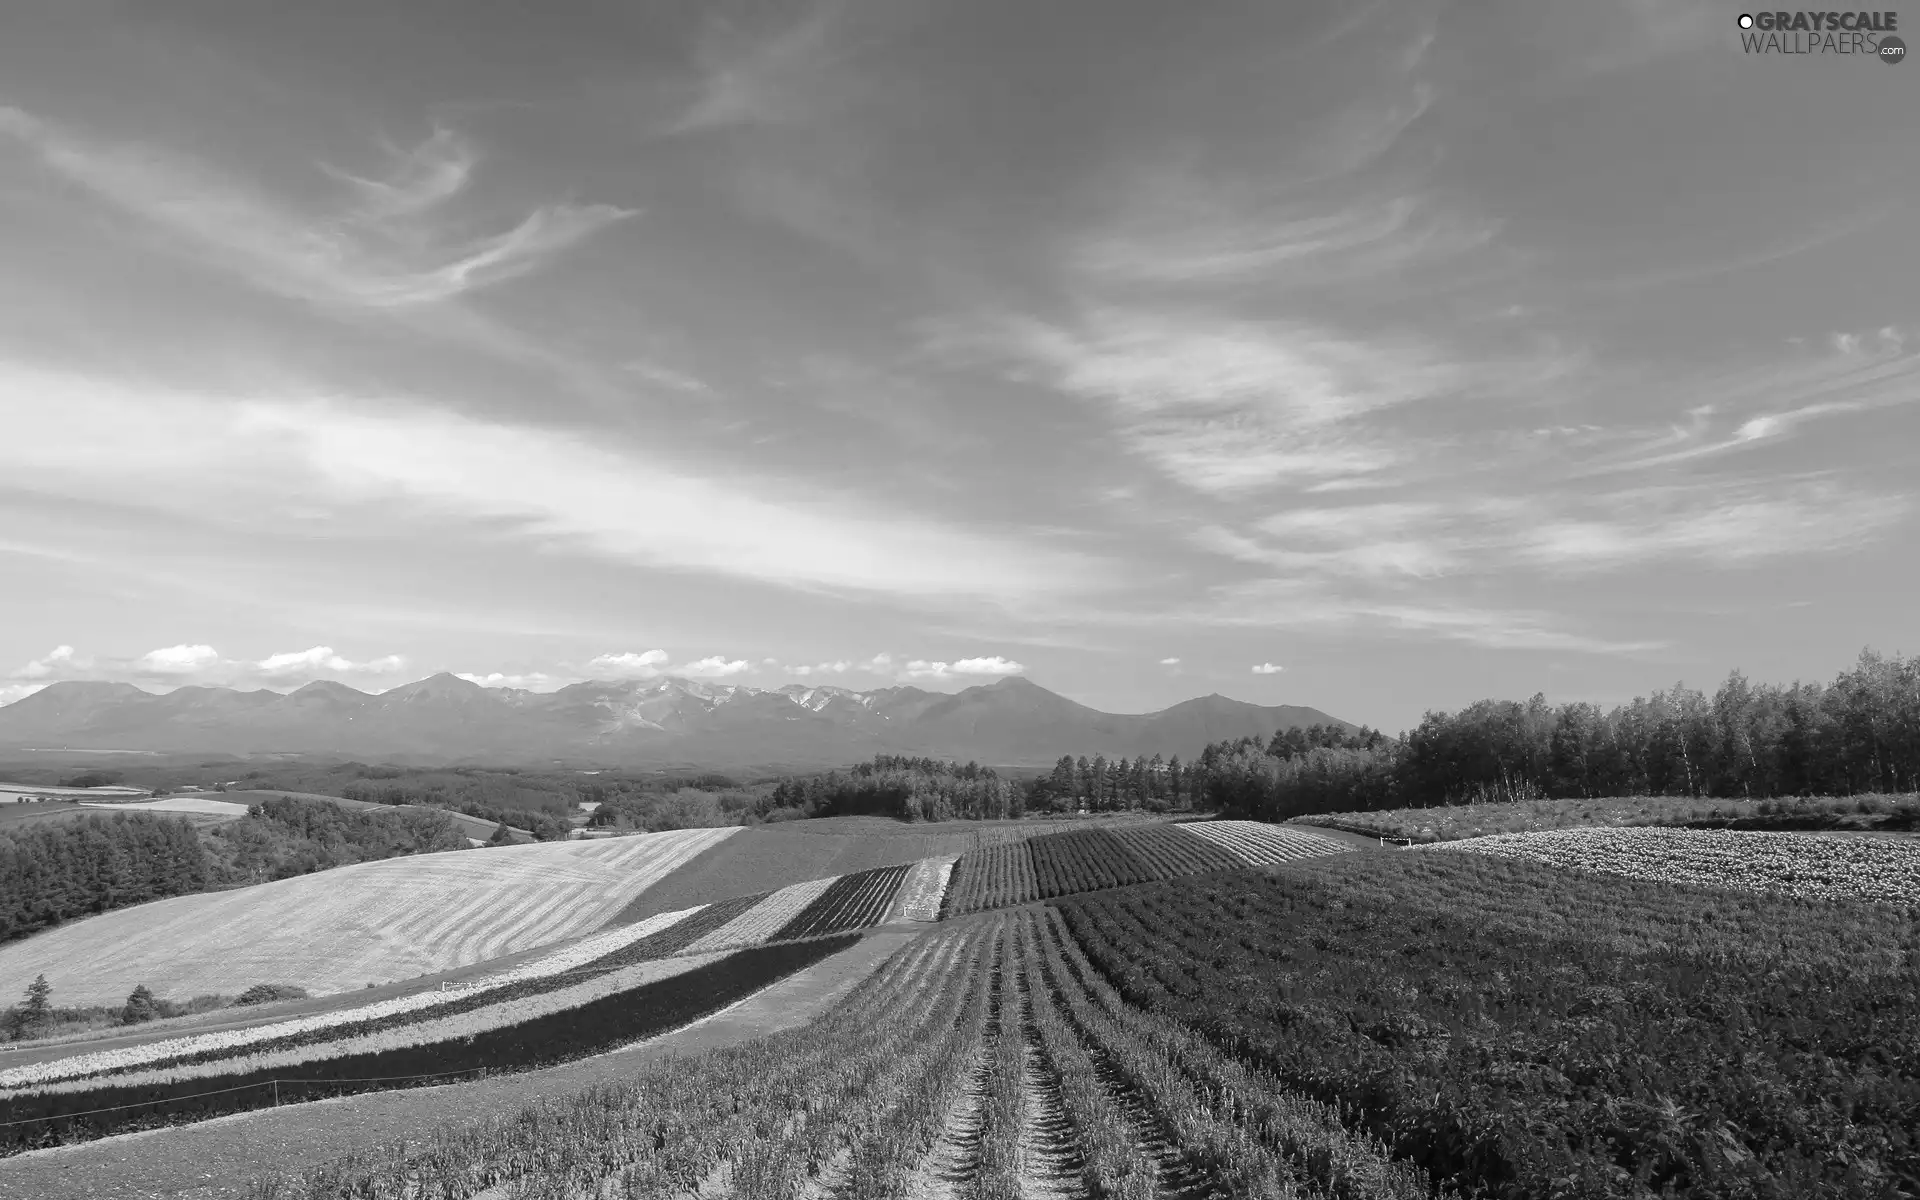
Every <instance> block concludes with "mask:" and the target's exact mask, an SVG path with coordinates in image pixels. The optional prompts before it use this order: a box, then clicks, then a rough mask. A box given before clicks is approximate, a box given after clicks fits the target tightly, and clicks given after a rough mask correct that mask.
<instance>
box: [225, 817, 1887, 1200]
mask: <svg viewBox="0 0 1920 1200" xmlns="http://www.w3.org/2000/svg"><path fill="white" fill-rule="evenodd" d="M1885 915H1886V910H1884V909H1882V908H1879V907H1877V906H1872V905H1868V906H1865V907H1861V906H1859V905H1857V904H1855V903H1853V902H1842V901H1816V900H1805V899H1796V898H1789V897H1770V896H1757V895H1746V896H1739V895H1736V894H1733V893H1729V892H1726V891H1724V890H1716V889H1698V888H1689V887H1684V886H1679V885H1674V884H1662V883H1655V882H1649V881H1641V880H1632V879H1624V878H1617V877H1610V876H1605V875H1599V874H1593V873H1586V872H1572V873H1570V872H1567V871H1564V870H1562V869H1558V868H1555V867H1551V866H1548V865H1546V864H1542V863H1536V862H1531V861H1522V860H1513V859H1504V858H1498V857H1493V856H1486V855H1475V854H1469V853H1458V854H1334V855H1322V856H1315V857H1313V858H1310V859H1302V860H1295V861H1293V862H1289V863H1287V864H1284V865H1282V866H1280V867H1278V868H1266V869H1258V870H1256V869H1240V870H1226V871H1217V872H1211V873H1206V874H1204V875H1197V876H1192V877H1187V878H1181V879H1171V880H1164V881H1160V882H1154V883H1145V884H1137V885H1132V886H1125V887H1117V888H1107V889H1102V890H1098V891H1090V892H1085V893H1080V894H1076V895H1071V896H1064V897H1060V898H1057V899H1054V900H1051V901H1047V902H1045V903H1043V904H1040V905H1028V906H1025V907H1022V908H1019V909H1015V910H1011V911H1001V912H993V913H984V914H979V915H975V916H970V917H965V918H960V919H956V920H952V921H949V922H947V923H945V924H944V925H942V926H936V927H935V932H933V933H931V934H929V935H926V936H922V937H920V938H917V939H914V940H913V941H911V942H909V943H907V944H906V945H905V946H904V947H903V948H902V949H900V950H898V951H896V952H895V953H894V954H893V956H892V957H891V958H889V959H888V960H887V961H886V962H885V963H884V964H882V966H881V967H880V969H879V970H878V971H876V972H875V973H874V974H873V975H872V976H870V977H869V978H867V979H865V980H864V981H862V982H860V983H859V984H857V985H856V986H854V988H853V989H852V990H851V991H850V992H849V993H848V994H847V995H846V996H845V998H844V999H842V1000H841V1001H840V1002H839V1003H837V1004H836V1005H835V1006H834V1007H832V1008H831V1009H830V1010H828V1011H827V1012H825V1013H824V1014H822V1015H821V1016H820V1017H819V1018H818V1019H817V1020H815V1021H813V1022H812V1023H811V1024H808V1025H806V1026H804V1027H802V1028H797V1029H791V1030H787V1031H784V1032H780V1033H777V1034H775V1035H773V1036H771V1037H767V1038H763V1039H761V1040H758V1041H754V1042H750V1043H747V1044H744V1045H739V1046H733V1047H728V1048H723V1049H720V1050H718V1051H715V1052H712V1053H709V1054H704V1055H697V1056H692V1057H687V1058H682V1059H677V1060H674V1061H672V1062H667V1063H659V1064H656V1065H653V1066H651V1067H649V1068H647V1069H643V1070H638V1071H635V1072H633V1073H632V1074H630V1075H628V1076H625V1077H623V1078H620V1079H618V1080H611V1081H608V1082H607V1083H605V1084H603V1085H601V1086H598V1087H595V1088H594V1089H592V1090H589V1091H582V1092H576V1093H574V1094H572V1095H563V1096H550V1098H548V1099H545V1100H543V1101H541V1102H540V1103H538V1104H536V1105H531V1106H529V1107H527V1108H525V1109H522V1110H520V1111H518V1112H495V1113H492V1114H490V1115H489V1116H487V1117H486V1118H485V1119H483V1120H479V1121H476V1122H473V1123H470V1124H466V1125H458V1126H447V1127H443V1128H442V1129H440V1130H437V1131H434V1132H432V1133H430V1134H428V1135H427V1136H425V1137H424V1138H423V1137H421V1136H420V1134H419V1132H418V1131H414V1130H409V1131H408V1132H409V1135H410V1136H409V1138H408V1140H407V1141H406V1142H405V1143H404V1144H403V1143H401V1142H399V1141H393V1142H389V1143H388V1144H386V1145H383V1146H379V1147H367V1146H365V1145H360V1146H357V1147H356V1148H355V1151H354V1153H353V1154H352V1155H351V1156H350V1157H343V1158H339V1159H336V1160H334V1161H331V1162H328V1163H325V1164H320V1165H314V1166H309V1167H305V1168H297V1169H289V1170H283V1171H280V1172H277V1173H273V1174H271V1175H269V1176H267V1177H264V1178H261V1179H259V1180H257V1181H254V1182H252V1183H251V1184H250V1186H251V1187H252V1188H253V1190H252V1191H250V1192H249V1193H248V1194H249V1195H251V1196H255V1197H271V1198H272V1200H319V1198H321V1197H340V1196H348V1195H365V1196H386V1195H398V1194H399V1193H398V1192H396V1191H390V1190H385V1189H386V1188H387V1186H388V1185H387V1183H386V1181H399V1180H405V1181H407V1185H408V1187H409V1189H413V1190H414V1191H416V1192H417V1193H418V1194H432V1195H452V1196H463V1197H471V1196H474V1195H476V1194H478V1193H479V1190H480V1189H479V1186H478V1185H477V1183H475V1182H470V1181H479V1180H486V1181H489V1183H490V1184H491V1185H493V1186H494V1187H496V1188H497V1189H498V1190H497V1191H494V1192H488V1193H487V1194H488V1195H526V1196H561V1195H569V1196H572V1195H589V1194H598V1195H603V1196H606V1195H640V1196H662V1197H666V1196H689V1195H697V1196H709V1195H712V1196H719V1195H728V1196H735V1197H755V1198H759V1197H800V1196H811V1197H859V1198H863V1200H864V1198H867V1197H888V1198H897V1200H912V1198H921V1197H932V1196H940V1197H948V1196H951V1197H956V1198H957V1197H972V1196H999V1197H1014V1196H1025V1197H1035V1196H1045V1197H1072V1198H1075V1200H1078V1198H1081V1197H1087V1198H1091V1197H1100V1196H1117V1197H1135V1196H1137V1197H1148V1196H1195V1197H1198V1196H1228V1197H1271V1196H1283V1195H1294V1196H1301V1197H1307V1196H1319V1197H1343V1198H1346V1200H1428V1198H1429V1197H1431V1196H1433V1195H1435V1194H1441V1195H1471V1194H1479V1195H1506V1196H1514V1197H1532V1196H1541V1197H1545V1196H1563V1195H1564V1196H1581V1197H1596V1198H1598V1197H1620V1198H1621V1200H1629V1198H1634V1200H1640V1198H1645V1197H1652V1196H1659V1195H1670V1196H1714V1197H1721V1196H1753V1197H1760V1196H1779V1197H1789V1196H1790V1197H1796V1198H1798V1197H1817V1198H1820V1200H1856V1198H1863V1197H1870V1198H1872V1200H1898V1198H1900V1197H1904V1196H1908V1195H1910V1194H1912V1193H1911V1189H1910V1188H1909V1187H1908V1186H1907V1182H1908V1181H1911V1180H1913V1179H1915V1178H1917V1177H1920V1176H1916V1170H1917V1169H1920V1147H1916V1144H1915V1142H1914V1140H1913V1138H1912V1136H1911V1128H1910V1121H1909V1119H1908V1117H1907V1115H1906V1114H1907V1113H1908V1110H1909V1107H1910V1104H1911V1097H1912V1095H1913V1094H1914V1091H1915V1088H1916V1086H1920V1079H1917V1078H1916V1076H1915V1068H1914V1065H1913V1064H1914V1063H1915V1062H1916V1061H1920V1059H1916V1050H1920V1012H1916V1010H1915V1006H1913V1005H1912V1004H1911V1003H1910V1000H1905V1001H1901V1002H1897V1003H1896V1002H1893V1001H1892V1000H1891V998H1893V997H1903V998H1910V997H1911V996H1912V995H1913V994H1915V992H1916V991H1920V975H1916V974H1915V973H1916V971H1920V930H1917V929H1916V927H1915V926H1914V925H1913V924H1912V923H1911V922H1888V921H1887V920H1885ZM1703 1006H1706V1008H1705V1009H1703ZM1709 1009H1710V1011H1711V1013H1712V1021H1711V1022H1704V1021H1702V1020H1701V1019H1700V1018H1699V1015H1698V1014H1699V1013H1701V1012H1702V1011H1706V1010H1709ZM1868 1022H1871V1024H1872V1028H1873V1029H1874V1036H1873V1037H1872V1038H1862V1037H1860V1036H1859V1032H1858V1031H1859V1030H1860V1029H1862V1028H1865V1027H1867V1025H1866V1023H1868ZM1836 1093H1837V1094H1844V1095H1846V1096H1847V1097H1848V1098H1849V1103H1848V1107H1847V1108H1846V1110H1845V1111H1844V1112H1843V1111H1840V1110H1837V1109H1836V1108H1835V1107H1834V1106H1833V1105H1832V1104H1831V1103H1830V1102H1829V1099H1828V1098H1829V1097H1830V1096H1831V1095H1834V1094H1836ZM798 1112H804V1113H805V1119H804V1120H799V1119H793V1117H792V1116H791V1114H795V1113H798ZM227 1194H234V1193H227Z"/></svg>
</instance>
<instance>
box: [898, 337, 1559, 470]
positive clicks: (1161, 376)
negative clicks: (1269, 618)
mask: <svg viewBox="0 0 1920 1200" xmlns="http://www.w3.org/2000/svg"><path fill="white" fill-rule="evenodd" d="M929 344H930V346H931V347H932V349H933V350H934V352H935V353H943V354H949V355H959V354H967V353H974V354H986V355H989V356H995V357H998V359H999V360H1000V361H1002V362H1004V363H1007V364H1008V365H1009V369H1010V371H1011V373H1012V374H1013V376H1014V378H1016V379H1021V380H1026V381H1038V382H1042V383H1045V384H1047V385H1049V386H1052V387H1055V388H1058V389H1060V390H1062V391H1064V392H1067V393H1068V394H1070V395H1074V396H1078V397H1081V398H1083V399H1084V400H1086V401H1087V402H1089V403H1091V404H1092V405H1094V406H1096V411H1097V412H1099V413H1101V414H1103V415H1106V416H1108V417H1109V418H1111V419H1112V420H1113V422H1114V424H1115V428H1116V432H1117V434H1118V436H1119V437H1120V438H1121V439H1122V440H1123V442H1124V444H1125V445H1127V446H1128V447H1129V448H1130V449H1132V450H1133V451H1134V452H1135V453H1136V454H1138V455H1140V456H1141V457H1143V458H1145V459H1147V460H1148V461H1150V462H1152V463H1153V464H1155V465H1156V466H1157V467H1158V468H1159V469H1160V470H1161V471H1162V472H1164V473H1165V474H1166V475H1168V476H1169V477H1171V478H1173V479H1175V480H1178V481H1180V482H1182V483H1185V484H1187V485H1188V486H1190V487H1192V488H1194V489H1196V490H1199V491H1202V492H1207V493H1213V494H1220V495H1235V494H1242V493H1246V492H1249V491H1255V490H1259V489H1261V488H1267V487H1273V486H1284V485H1295V486H1298V485H1302V484H1312V483H1323V482H1327V481H1330V480H1337V479H1341V478H1355V477H1364V476H1367V475H1371V474H1374V473H1378V472H1381V471H1383V470H1386V469H1387V468H1389V467H1392V466H1394V465H1396V464H1398V463H1399V462H1401V461H1402V460H1403V459H1404V458H1405V457H1406V456H1407V455H1408V454H1409V453H1411V452H1413V450H1414V447H1413V446H1410V445H1405V444H1403V443H1402V442H1401V441H1400V440H1398V439H1396V438H1395V437H1394V436H1393V435H1392V432H1391V430H1390V429H1388V428H1386V427H1383V426H1382V424H1381V423H1380V421H1379V419H1378V418H1379V417H1380V415H1381V414H1383V413H1386V412H1389V411H1391V410H1394V409H1399V408H1404V407H1406V406H1409V405H1413V404H1416V403H1433V402H1444V401H1449V400H1457V399H1460V398H1462V397H1466V396H1470V397H1471V399H1472V400H1473V402H1474V403H1477V404H1485V403H1487V402H1489V401H1501V400H1511V399H1515V398H1518V397H1523V396H1526V395H1529V394H1531V393H1532V392H1534V391H1535V390H1536V389H1538V388H1541V387H1544V386H1546V385H1547V384H1548V383H1550V382H1551V381H1552V380H1554V379H1556V378H1559V377H1562V376H1564V375H1565V374H1567V373H1568V372H1570V371H1571V370H1573V369H1574V366H1575V362H1576V359H1575V358H1574V357H1572V356H1566V355H1555V354H1548V355H1535V356H1531V357H1529V358H1525V359H1519V360H1505V361H1497V362H1485V363H1481V362H1470V361H1461V360H1459V359H1457V358H1453V357H1450V356H1447V355H1444V354H1442V353H1441V352H1440V351H1439V350H1438V349H1437V348H1435V347H1432V346H1429V345H1426V344H1423V342H1422V341H1420V340H1418V339H1415V338H1411V337H1406V336H1396V335H1393V334H1387V333H1379V334H1375V335H1373V336H1370V337H1355V336H1350V335H1345V334H1342V333H1340V332H1338V331H1336V330H1333V329H1330V328H1327V327H1324V326H1318V325H1315V324H1313V323H1312V322H1309V321H1306V320H1299V319H1285V320H1281V319H1276V320H1267V321H1255V320H1250V319H1242V318H1234V317H1223V316H1220V315H1217V314H1213V313H1209V312H1206V311H1204V310H1199V309H1190V310H1187V311H1180V310H1175V309H1168V308H1164V307H1163V308H1159V309H1145V308H1137V307H1136V308H1118V307H1099V308H1094V309H1092V310H1090V311H1089V312H1087V313H1086V314H1085V316H1084V318H1083V319H1082V320H1081V321H1080V322H1079V323H1078V324H1077V325H1076V326H1073V327H1068V326H1062V325H1057V324H1049V323H1045V322H1041V321H1037V320H1033V319H1028V318H1007V317H999V318H990V319H987V320H983V321H979V322H975V323H971V324H967V323H959V322H955V323H950V324H947V325H945V326H941V327H938V328H935V329H933V330H931V331H930V341H929ZM1363 418H1369V420H1362V419H1363Z"/></svg>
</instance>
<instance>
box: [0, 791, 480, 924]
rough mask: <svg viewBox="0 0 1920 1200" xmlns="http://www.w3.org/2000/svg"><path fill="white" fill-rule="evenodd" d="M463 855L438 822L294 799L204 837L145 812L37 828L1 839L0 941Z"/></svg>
mask: <svg viewBox="0 0 1920 1200" xmlns="http://www.w3.org/2000/svg"><path fill="white" fill-rule="evenodd" d="M466 846H467V839H466V836H465V835H464V834H463V833H462V832H461V831H460V829H459V827H458V826H457V825H455V824H454V822H453V818H452V817H451V816H449V815H448V814H447V813H445V812H443V811H439V810H430V809H407V810H403V811H398V812H355V811H350V810H348V809H345V808H343V807H341V806H340V805H337V804H332V803H329V802H328V801H325V800H308V799H303V798H300V797H292V796H289V797H280V798H275V799H270V800H263V801H261V802H260V803H259V804H255V805H252V806H251V807H249V808H248V810H247V815H246V816H245V817H243V818H241V819H240V820H237V821H230V822H228V823H226V824H224V825H217V826H214V827H213V828H211V829H208V830H205V831H204V832H202V831H200V830H197V829H195V827H194V826H193V824H192V823H191V822H189V821H188V820H186V819H185V818H182V817H177V816H161V815H158V814H154V813H143V812H116V813H89V814H87V815H85V816H76V817H74V818H72V819H70V820H62V821H48V822H36V823H34V824H32V825H25V826H17V827H14V828H11V829H7V830H5V831H4V832H0V942H7V941H11V940H12V939H14V938H21V937H25V936H27V935H28V934H30V933H35V932H38V931H39V930H42V929H46V928H49V927H51V926H54V925H58V924H60V923H62V922H64V921H71V920H75V919H77V918H80V917H86V916H91V915H93V914H95V913H102V912H107V911H109V910H111V909H116V908H125V907H126V906H128V905H130V904H142V903H145V902H146V901H148V900H161V899H165V898H166V897H168V896H181V895H186V894H187V893H190V892H201V891H206V890H208V889H210V888H219V887H226V886H232V885H237V884H244V883H258V882H263V881H265V880H270V879H286V878H290V877H292V876H295V875H306V874H309V873H311V872H314V871H322V870H326V869H327V868H329V867H338V866H345V865H347V864H349V863H356V862H371V861H373V860H375V859H382V858H393V857H396V856H398V855H403V854H425V853H429V852H431V851H435V850H462V849H465V848H466Z"/></svg>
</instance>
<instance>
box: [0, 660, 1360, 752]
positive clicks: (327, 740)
mask: <svg viewBox="0 0 1920 1200" xmlns="http://www.w3.org/2000/svg"><path fill="white" fill-rule="evenodd" d="M1314 724H1322V725H1337V726H1341V727H1343V728H1351V726H1349V725H1347V723H1346V722H1343V721H1339V720H1336V719H1335V718H1333V717H1330V716H1328V715H1327V714H1326V713H1323V712H1321V711H1319V710H1318V709H1313V708H1303V707H1298V706H1295V705H1278V706H1263V705H1258V704H1247V703H1244V702H1242V701H1239V700H1230V699H1228V698H1227V697H1225V696H1220V695H1212V696H1203V697H1200V698H1199V699H1195V700H1187V701H1184V702H1182V703H1180V704H1176V705H1174V706H1173V707H1172V708H1168V709H1163V710H1161V711H1160V712H1154V713H1144V714H1139V715H1121V714H1115V713H1103V712H1100V711H1098V710H1096V709H1091V708H1088V707H1086V706H1085V705H1082V704H1076V703H1074V702H1073V701H1071V700H1069V699H1067V698H1066V697H1064V696H1060V695H1056V694H1055V693H1053V692H1050V691H1048V690H1047V689H1045V688H1043V687H1041V686H1039V685H1038V684H1035V683H1032V682H1030V681H1029V680H1026V679H1022V678H1018V677H1014V678H1008V679H1002V680H1000V681H999V682H997V683H992V684H984V685H981V686H979V687H971V688H967V689H966V690H965V691H962V692H959V693H956V694H953V695H948V694H945V693H941V692H929V691H925V690H923V689H921V688H916V687H888V688H879V689H876V690H874V691H869V692H856V691H851V690H849V689H847V688H839V687H808V686H804V685H799V684H790V685H788V686H786V687H783V688H779V689H776V690H765V689H761V688H753V687H745V686H742V685H738V684H725V683H706V682H701V681H697V680H688V679H679V678H665V679H654V680H645V681H636V682H612V683H609V682H600V681H589V682H586V683H576V684H573V685H571V686H569V687H564V688H561V689H560V690H559V691H557V692H551V693H538V692H529V691H523V690H520V689H516V688H484V687H481V686H479V685H478V684H475V683H471V682H469V681H467V680H464V679H461V678H459V677H458V676H454V675H449V674H440V675H435V676H433V677H431V678H429V679H422V680H419V681H417V682H415V683H409V684H405V685H403V686H401V687H397V688H394V689H393V690H391V691H387V692H382V693H380V694H379V695H368V694H367V693H365V692H359V691H355V690H354V689H352V688H350V687H347V686H345V685H343V684H339V683H334V682H331V681H323V682H317V683H310V684H308V685H306V686H305V687H303V688H301V689H299V690H298V691H295V692H292V693H290V694H286V695H282V694H281V693H279V692H272V691H264V690H261V691H251V692H241V691H235V690H233V689H230V688H208V687H185V688H180V689H178V690H176V691H173V692H169V693H167V694H165V695H154V694H153V693H151V692H146V691H143V690H141V689H139V688H136V687H133V686H131V685H129V684H124V683H79V682H64V683H56V684H53V685H51V686H50V687H47V688H44V689H42V690H41V691H39V692H36V693H34V694H33V695H31V696H28V697H26V698H25V699H23V700H19V701H16V702H14V703H13V704H9V705H7V706H6V707H4V708H0V747H23V748H24V747H35V748H58V747H62V746H73V747H76V748H78V747H87V748H94V747H106V748H112V749H120V750H150V751H160V752H165V753H172V754H179V753H223V754H264V753H293V754H325V755H339V756H346V757H352V758H362V759H376V760H385V761H396V762H420V763H440V762H474V761H486V762H493V763H505V762H534V761H553V760H556V759H558V760H566V761H572V762H591V763H601V764H606V765H620V766H642V765H678V764H700V765H706V766H716V767H718V766H751V765H782V766H828V765H834V764H840V763H848V762H853V761H856V760H859V759H863V758H867V757H869V756H871V755H874V754H924V755H931V756H936V757H946V758H954V759H961V760H968V759H971V760H975V761H978V762H981V763H988V764H993V765H1007V766H1020V765H1034V766H1037V765H1045V764H1047V763H1051V762H1052V761H1053V760H1054V759H1056V758H1058V757H1059V756H1060V755H1062V754H1074V755H1081V754H1087V755H1092V754H1106V755H1108V756H1112V757H1118V756H1122V755H1124V756H1127V757H1138V756H1140V755H1149V756H1150V755H1154V754H1164V755H1174V754H1179V755H1182V756H1185V757H1192V756H1193V755H1196V754H1198V753H1199V752H1200V750H1201V749H1202V747H1204V746H1205V745H1206V744H1207V743H1208V742H1211V741H1218V740H1221V739H1223V738H1237V737H1244V736H1249V735H1252V736H1258V737H1267V736H1270V735H1271V734H1272V733H1273V732H1274V731H1275V730H1276V729H1287V728H1294V727H1302V726H1307V725H1314Z"/></svg>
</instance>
